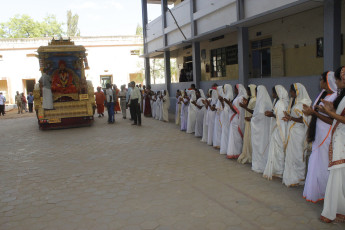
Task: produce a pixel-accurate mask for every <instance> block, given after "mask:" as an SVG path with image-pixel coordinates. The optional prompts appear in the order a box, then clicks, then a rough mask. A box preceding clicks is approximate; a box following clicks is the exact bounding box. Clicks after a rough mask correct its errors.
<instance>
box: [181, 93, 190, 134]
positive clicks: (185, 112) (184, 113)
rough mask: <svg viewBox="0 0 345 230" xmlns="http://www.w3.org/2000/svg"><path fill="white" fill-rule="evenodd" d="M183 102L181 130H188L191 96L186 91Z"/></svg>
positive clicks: (183, 94)
mask: <svg viewBox="0 0 345 230" xmlns="http://www.w3.org/2000/svg"><path fill="white" fill-rule="evenodd" d="M181 104H182V106H181V131H186V129H187V119H188V105H189V97H188V96H187V93H186V91H184V92H182V100H181Z"/></svg>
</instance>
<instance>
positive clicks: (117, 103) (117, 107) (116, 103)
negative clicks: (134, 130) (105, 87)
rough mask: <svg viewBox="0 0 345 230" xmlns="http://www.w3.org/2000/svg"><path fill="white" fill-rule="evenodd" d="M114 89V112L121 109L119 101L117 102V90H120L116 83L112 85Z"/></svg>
mask: <svg viewBox="0 0 345 230" xmlns="http://www.w3.org/2000/svg"><path fill="white" fill-rule="evenodd" d="M114 91H115V94H116V98H117V99H116V101H115V107H114V111H115V113H117V112H119V111H121V108H120V103H119V92H120V90H119V89H118V88H117V85H114Z"/></svg>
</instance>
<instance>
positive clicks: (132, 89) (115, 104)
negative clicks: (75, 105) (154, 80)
mask: <svg viewBox="0 0 345 230" xmlns="http://www.w3.org/2000/svg"><path fill="white" fill-rule="evenodd" d="M143 91H144V89H141V85H135V82H134V81H132V82H130V83H128V88H126V85H121V90H120V89H118V88H117V85H115V84H114V85H111V84H110V83H107V84H106V89H105V90H102V88H101V87H97V92H95V100H96V108H97V114H98V117H104V108H105V107H106V108H107V111H108V123H109V124H114V123H115V116H114V114H115V113H117V112H122V118H123V119H126V118H127V116H126V110H127V108H130V114H131V118H130V120H131V121H133V125H138V126H141V111H142V109H141V107H140V105H141V104H142V103H141V99H142V95H143Z"/></svg>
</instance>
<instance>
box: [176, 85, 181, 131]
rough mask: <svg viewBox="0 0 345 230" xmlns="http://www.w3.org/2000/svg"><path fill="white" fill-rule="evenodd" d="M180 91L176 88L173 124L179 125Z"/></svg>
mask: <svg viewBox="0 0 345 230" xmlns="http://www.w3.org/2000/svg"><path fill="white" fill-rule="evenodd" d="M180 98H181V91H180V90H177V92H176V107H175V124H176V125H180V123H181V106H182V105H181V101H180Z"/></svg>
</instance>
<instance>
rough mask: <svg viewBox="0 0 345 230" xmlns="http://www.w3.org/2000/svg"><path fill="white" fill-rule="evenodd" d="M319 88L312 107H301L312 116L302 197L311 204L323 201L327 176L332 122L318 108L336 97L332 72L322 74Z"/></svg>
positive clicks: (335, 86)
mask: <svg viewBox="0 0 345 230" xmlns="http://www.w3.org/2000/svg"><path fill="white" fill-rule="evenodd" d="M320 88H321V89H322V91H321V93H320V94H319V96H318V97H317V99H316V100H315V102H314V105H313V107H311V106H310V107H309V106H304V107H303V113H304V114H305V115H307V116H310V115H312V118H311V121H310V124H309V129H308V135H307V140H308V142H309V143H313V144H312V152H311V155H310V158H309V163H308V171H307V178H306V181H305V185H304V191H303V197H304V198H305V199H306V200H307V201H310V202H313V203H316V202H318V201H320V200H323V199H324V197H325V191H326V186H327V180H328V175H329V171H328V150H329V144H330V142H331V135H330V132H331V129H332V122H333V120H332V119H331V118H330V117H329V116H327V115H326V114H324V113H319V112H318V106H320V105H323V103H322V102H321V100H325V101H329V102H332V103H333V101H334V100H335V99H336V97H337V90H338V89H337V85H336V84H335V77H334V72H332V71H329V72H325V73H323V74H322V76H321V80H320Z"/></svg>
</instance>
